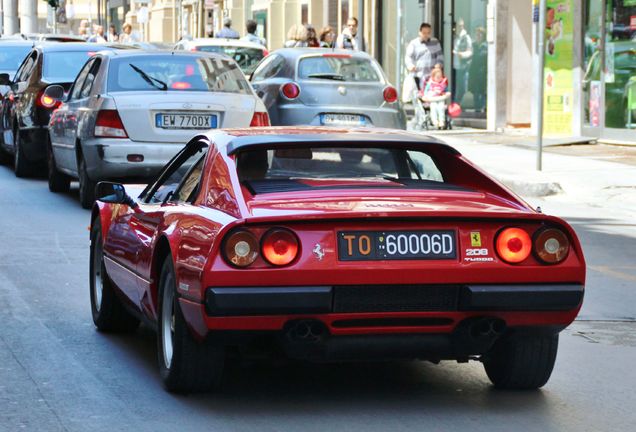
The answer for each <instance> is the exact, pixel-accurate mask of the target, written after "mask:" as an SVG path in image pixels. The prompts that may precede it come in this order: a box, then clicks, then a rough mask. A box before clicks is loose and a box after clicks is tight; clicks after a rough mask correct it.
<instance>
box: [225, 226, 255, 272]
mask: <svg viewBox="0 0 636 432" xmlns="http://www.w3.org/2000/svg"><path fill="white" fill-rule="evenodd" d="M223 251H224V252H225V259H226V260H227V261H228V262H229V263H231V264H233V265H235V266H237V267H247V266H248V265H250V264H252V263H253V262H254V261H255V260H256V258H257V257H258V241H257V240H256V237H255V236H254V234H252V233H251V232H249V231H245V230H239V231H235V232H233V233H232V234H230V235H229V237H227V239H226V240H225V245H224V247H223Z"/></svg>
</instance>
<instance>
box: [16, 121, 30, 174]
mask: <svg viewBox="0 0 636 432" xmlns="http://www.w3.org/2000/svg"><path fill="white" fill-rule="evenodd" d="M21 135H22V134H21V133H20V131H19V130H16V131H15V132H14V133H13V144H14V147H15V154H14V155H13V172H14V173H15V176H16V177H31V176H33V174H34V172H35V164H34V163H33V162H29V161H28V160H27V159H26V157H25V156H24V149H23V148H22V138H21Z"/></svg>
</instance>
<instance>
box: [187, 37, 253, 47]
mask: <svg viewBox="0 0 636 432" xmlns="http://www.w3.org/2000/svg"><path fill="white" fill-rule="evenodd" d="M188 44H192V45H199V46H203V45H205V46H232V47H243V48H258V49H265V47H264V46H263V45H260V44H257V43H255V42H249V41H245V40H240V39H226V38H197V39H192V40H189V41H188Z"/></svg>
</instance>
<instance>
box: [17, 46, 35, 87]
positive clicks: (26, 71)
mask: <svg viewBox="0 0 636 432" xmlns="http://www.w3.org/2000/svg"><path fill="white" fill-rule="evenodd" d="M37 58H38V53H37V51H33V52H32V53H31V55H29V57H27V59H26V60H25V61H24V63H22V66H21V67H20V70H19V71H18V74H16V79H15V82H16V83H18V82H23V81H28V79H29V76H30V75H31V71H32V70H33V68H34V67H35V62H36V60H37Z"/></svg>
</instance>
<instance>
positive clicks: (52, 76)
mask: <svg viewBox="0 0 636 432" xmlns="http://www.w3.org/2000/svg"><path fill="white" fill-rule="evenodd" d="M99 49H100V50H101V49H103V48H99ZM93 54H95V51H94V50H93V51H53V52H47V53H45V54H44V62H43V64H42V67H43V69H42V79H43V80H45V81H48V82H73V81H75V77H77V74H78V73H79V71H80V69H82V66H84V64H86V61H87V60H88V59H89V58H90V57H91V56H92V55H93Z"/></svg>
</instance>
